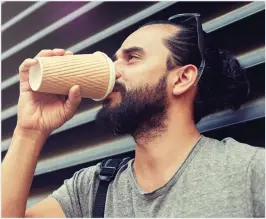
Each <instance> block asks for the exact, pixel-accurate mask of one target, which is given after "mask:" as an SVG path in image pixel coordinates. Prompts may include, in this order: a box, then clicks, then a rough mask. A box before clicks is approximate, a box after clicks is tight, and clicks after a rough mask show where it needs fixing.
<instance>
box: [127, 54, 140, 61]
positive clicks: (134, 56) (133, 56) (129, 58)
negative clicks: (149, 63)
mask: <svg viewBox="0 0 266 219" xmlns="http://www.w3.org/2000/svg"><path fill="white" fill-rule="evenodd" d="M134 59H138V56H136V55H129V56H128V61H130V60H134Z"/></svg>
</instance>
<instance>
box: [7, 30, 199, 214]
mask: <svg viewBox="0 0 266 219" xmlns="http://www.w3.org/2000/svg"><path fill="white" fill-rule="evenodd" d="M175 31H178V29H176V27H172V26H170V25H151V26H146V27H143V28H141V29H139V30H137V31H135V32H134V33H132V34H131V35H130V36H129V37H128V38H127V39H126V40H125V41H124V42H123V44H122V45H121V47H120V48H119V49H118V51H117V52H116V56H117V60H116V61H115V68H116V79H117V83H118V84H120V85H121V86H118V89H117V90H115V92H112V93H111V94H110V95H109V96H108V97H107V99H106V100H105V101H104V104H103V110H106V111H107V113H108V110H111V109H119V107H121V106H122V105H123V104H125V103H126V102H125V100H126V98H127V97H128V96H130V97H136V91H138V92H139V94H140V96H143V97H145V96H147V93H145V88H147V87H148V88H151V89H150V91H152V90H153V88H154V89H159V88H160V89H164V90H162V93H163V94H165V95H163V96H159V97H158V95H159V91H158V90H156V91H157V93H158V95H156V92H155V93H153V94H154V95H150V96H148V97H150V98H149V100H150V107H151V108H152V106H154V105H152V104H155V103H156V102H154V100H156V98H159V99H160V100H162V101H161V102H160V103H162V106H163V107H164V110H163V112H162V111H160V110H158V111H155V112H153V111H151V112H152V113H154V115H152V114H151V117H152V116H155V117H157V118H160V115H162V114H160V113H163V114H164V116H163V117H161V119H160V121H159V120H158V121H159V122H158V123H157V126H158V127H157V128H156V127H152V126H149V125H147V124H148V123H149V122H150V121H149V120H150V118H146V120H145V119H144V120H142V124H140V125H139V126H138V128H136V130H135V131H136V133H137V131H138V130H139V128H142V131H141V134H135V136H134V138H135V141H136V156H135V161H134V164H133V169H134V172H135V175H136V178H137V181H138V183H139V185H140V186H141V187H142V189H143V190H144V191H145V192H151V191H154V190H155V189H157V188H159V187H161V186H163V185H164V184H166V183H167V182H168V181H169V180H170V178H171V177H172V176H173V175H174V173H175V171H176V169H177V168H178V167H179V166H180V164H181V163H182V162H183V161H184V160H185V158H186V157H187V155H188V154H189V152H190V150H191V149H192V147H193V146H194V144H195V143H196V142H197V140H198V139H199V137H200V134H199V132H198V130H197V129H196V126H195V123H194V121H193V113H192V112H193V110H192V106H193V104H192V103H193V98H194V96H195V92H196V89H197V86H194V85H195V82H196V77H197V68H196V67H195V66H194V65H186V66H182V67H179V66H177V67H176V68H174V69H172V70H171V71H167V68H166V60H167V57H168V56H169V55H170V54H169V51H168V49H167V48H166V47H165V45H164V43H163V39H165V38H167V37H170V36H171V35H172V34H173V33H174V32H175ZM132 48H133V49H132ZM136 48H137V50H136ZM140 48H141V49H140ZM69 53H70V52H69ZM44 54H45V55H46V56H52V55H55V54H56V55H65V51H64V50H51V51H46V52H42V55H44ZM34 64H35V62H34V60H32V59H31V60H25V62H24V63H23V64H22V65H21V66H20V86H21V87H20V88H21V90H20V99H19V105H18V107H19V109H18V124H17V127H16V130H15V132H14V136H13V138H12V143H11V147H10V149H9V151H8V153H7V155H6V157H5V159H4V161H3V164H2V191H3V192H2V216H3V217H64V216H65V215H64V213H63V211H62V209H61V207H60V205H59V203H57V201H56V200H54V199H52V198H47V199H45V200H43V201H41V202H40V203H38V204H36V205H34V206H33V207H31V208H29V209H27V210H25V209H26V201H27V198H28V193H29V189H30V185H31V182H32V178H33V174H34V169H35V168H36V164H37V160H38V157H39V153H40V151H41V148H42V147H43V145H44V142H45V141H46V139H47V137H48V136H49V134H50V133H51V132H52V131H53V130H54V129H56V128H58V127H60V126H61V125H63V124H64V123H65V122H66V121H67V120H69V119H70V118H72V117H73V115H74V113H75V111H76V108H77V106H78V104H79V103H80V101H81V98H80V95H77V94H78V93H79V88H78V86H74V87H72V88H71V90H70V92H69V99H68V100H65V99H64V98H62V97H58V96H56V95H42V94H38V95H37V94H36V93H33V92H32V91H31V90H30V88H29V85H28V69H29V67H30V66H32V65H34ZM162 78H164V79H165V81H164V83H163V85H164V86H159V85H160V82H161V80H162ZM142 88H143V89H142ZM129 94H130V95H129ZM136 100H137V102H136V103H137V104H138V106H141V105H143V104H145V103H146V102H147V99H144V100H141V101H138V99H136ZM29 102H30V103H31V104H28V103H29ZM25 103H27V104H26V106H27V107H24V106H25ZM130 107H131V106H130ZM142 112H143V111H139V113H137V114H133V115H135V116H140V114H141V113H142ZM30 118H31V119H30ZM160 127H162V129H158V128H160ZM158 130H159V131H158ZM133 134H134V133H133ZM25 145H27V147H26V148H27V150H25ZM21 153H23V156H21ZM14 160H16V162H15V163H14ZM15 169H16V171H17V172H20V174H21V176H20V177H18V176H17V175H16V176H14V174H11V173H12V171H14V170H15ZM10 194H12V195H10Z"/></svg>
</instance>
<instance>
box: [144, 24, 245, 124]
mask: <svg viewBox="0 0 266 219" xmlns="http://www.w3.org/2000/svg"><path fill="white" fill-rule="evenodd" d="M153 24H170V25H174V26H178V27H179V30H178V31H177V33H176V34H174V35H173V36H171V37H170V38H167V39H165V40H164V44H165V46H166V47H167V48H168V49H169V51H170V54H171V56H170V57H168V60H167V63H166V64H167V68H168V69H171V68H173V67H175V66H176V65H179V66H184V65H187V64H194V65H195V66H197V67H199V66H200V63H201V56H200V51H199V48H198V38H197V29H196V27H195V26H192V25H185V24H182V25H180V24H175V23H172V22H171V21H152V22H149V23H147V24H145V25H143V26H142V27H144V26H148V25H153ZM204 44H205V59H206V65H205V69H204V71H203V74H202V76H201V78H200V80H199V82H198V92H197V94H196V97H195V99H194V120H195V123H198V122H199V121H200V120H201V119H202V118H203V117H204V116H206V115H208V114H211V113H214V112H216V111H220V110H223V109H228V108H230V109H233V110H237V109H239V108H240V106H241V105H242V104H243V103H244V102H245V101H246V100H247V96H248V93H249V81H248V79H247V77H246V72H245V70H244V69H242V68H241V66H240V63H239V62H238V60H237V59H236V58H234V57H233V55H232V54H231V53H230V52H229V51H227V50H225V49H221V48H219V47H218V46H217V43H216V42H215V41H214V39H211V38H210V37H209V36H208V35H207V34H206V33H205V32H204Z"/></svg>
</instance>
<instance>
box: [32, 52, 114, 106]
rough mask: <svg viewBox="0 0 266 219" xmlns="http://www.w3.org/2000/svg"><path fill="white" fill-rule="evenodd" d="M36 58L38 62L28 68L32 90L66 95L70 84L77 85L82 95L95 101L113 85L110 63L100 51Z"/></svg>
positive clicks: (110, 89)
mask: <svg viewBox="0 0 266 219" xmlns="http://www.w3.org/2000/svg"><path fill="white" fill-rule="evenodd" d="M36 59H37V60H38V64H37V65H35V66H33V67H31V68H30V70H29V83H30V86H31V89H32V90H34V91H38V92H44V93H53V94H62V95H68V93H69V90H70V88H71V87H72V86H73V85H79V86H80V94H81V96H82V97H85V98H92V99H94V100H96V101H99V100H102V99H104V98H105V97H106V96H107V95H108V94H110V93H111V92H112V90H113V88H114V84H115V69H114V64H113V62H112V60H111V59H110V58H109V57H108V56H107V55H106V54H104V53H102V52H95V53H93V54H85V55H70V56H52V57H39V58H36Z"/></svg>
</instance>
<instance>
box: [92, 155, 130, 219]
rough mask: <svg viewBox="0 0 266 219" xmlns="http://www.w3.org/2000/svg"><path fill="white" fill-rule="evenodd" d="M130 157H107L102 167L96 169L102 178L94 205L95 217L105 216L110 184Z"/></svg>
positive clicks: (93, 214) (93, 215)
mask: <svg viewBox="0 0 266 219" xmlns="http://www.w3.org/2000/svg"><path fill="white" fill-rule="evenodd" d="M130 159H131V158H130V157H126V158H123V159H106V160H104V161H102V162H101V165H100V168H99V169H98V170H97V171H96V174H97V175H98V178H99V179H100V183H99V187H98V190H97V193H96V198H95V202H94V206H93V212H92V217H93V218H103V217H104V210H105V202H106V195H107V190H108V187H109V184H110V182H111V181H113V180H114V178H115V176H116V174H117V172H118V170H119V169H120V168H121V167H122V166H123V165H124V164H125V163H127V162H128V161H129V160H130Z"/></svg>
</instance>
